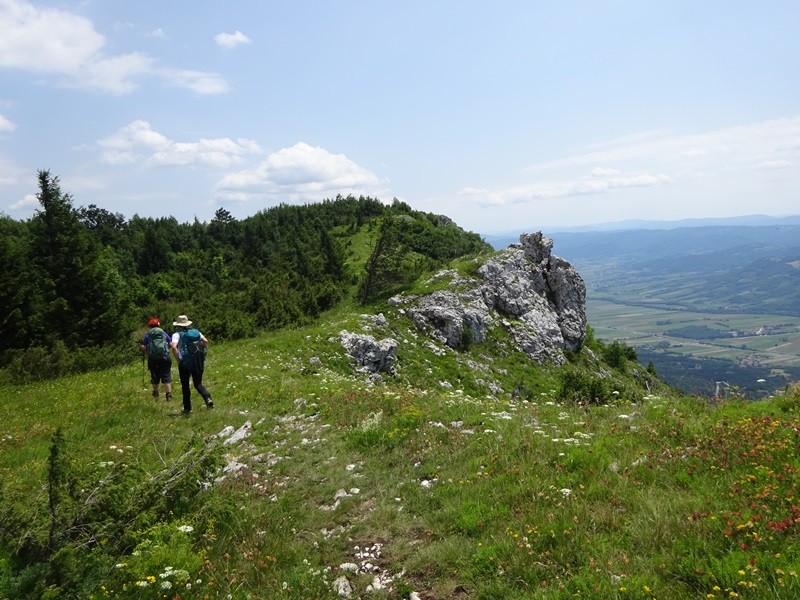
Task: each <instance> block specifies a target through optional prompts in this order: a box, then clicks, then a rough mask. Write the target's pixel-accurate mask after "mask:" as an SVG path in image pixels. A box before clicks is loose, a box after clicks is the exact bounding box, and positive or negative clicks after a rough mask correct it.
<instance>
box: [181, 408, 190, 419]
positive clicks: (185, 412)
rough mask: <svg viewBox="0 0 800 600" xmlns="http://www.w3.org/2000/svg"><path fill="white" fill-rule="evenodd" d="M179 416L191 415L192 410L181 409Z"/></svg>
mask: <svg viewBox="0 0 800 600" xmlns="http://www.w3.org/2000/svg"><path fill="white" fill-rule="evenodd" d="M181 414H182V415H183V416H184V417H188V416H189V415H190V414H192V409H191V408H190V409H189V410H186V409H183V410H182V411H181Z"/></svg>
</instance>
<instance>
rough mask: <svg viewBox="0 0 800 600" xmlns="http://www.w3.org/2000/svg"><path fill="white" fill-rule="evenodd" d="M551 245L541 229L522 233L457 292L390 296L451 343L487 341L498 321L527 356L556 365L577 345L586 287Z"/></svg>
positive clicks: (461, 282)
mask: <svg viewBox="0 0 800 600" xmlns="http://www.w3.org/2000/svg"><path fill="white" fill-rule="evenodd" d="M552 247H553V241H552V240H551V239H550V238H547V237H544V236H543V235H542V234H541V232H537V233H534V234H522V235H521V236H520V242H519V244H512V245H511V246H509V247H508V248H507V249H506V250H503V251H502V252H500V253H498V254H497V255H496V256H495V257H493V258H491V259H489V260H488V261H487V262H486V263H485V264H484V265H483V266H481V267H480V269H478V276H479V278H480V280H467V279H465V278H463V277H459V278H458V281H457V286H455V284H454V287H457V289H453V290H452V291H450V290H447V291H438V292H434V293H432V294H429V295H427V296H421V297H419V298H414V299H402V298H401V299H397V298H395V299H394V300H395V302H394V304H395V305H400V304H407V305H408V308H407V314H408V316H409V317H410V318H411V320H412V321H413V322H414V323H415V324H416V325H417V327H418V328H419V329H420V330H422V331H426V332H427V333H428V334H429V335H430V336H431V337H432V338H433V339H435V340H437V341H439V342H441V343H444V344H446V345H448V346H450V347H451V348H460V347H463V346H464V345H465V343H466V342H480V341H483V340H485V339H486V336H487V333H488V330H489V328H490V327H491V326H494V325H495V324H497V323H499V324H500V325H501V326H503V327H505V328H506V329H507V330H508V332H509V334H510V335H511V337H512V338H513V339H514V341H515V342H516V344H517V346H518V348H519V349H520V350H521V351H523V352H525V353H526V354H527V355H528V356H530V357H531V359H533V360H535V361H536V362H540V363H544V362H553V363H556V364H562V363H564V362H565V360H566V359H565V356H564V350H572V351H576V350H579V349H580V348H581V346H582V345H583V341H584V338H585V335H586V286H585V285H584V283H583V279H581V277H580V275H579V274H578V272H577V271H576V270H575V269H574V268H573V267H572V265H571V264H570V263H569V262H567V261H566V260H564V259H562V258H560V257H558V256H553V255H552V254H551V249H552ZM444 275H446V273H444ZM390 304H392V302H391V301H390Z"/></svg>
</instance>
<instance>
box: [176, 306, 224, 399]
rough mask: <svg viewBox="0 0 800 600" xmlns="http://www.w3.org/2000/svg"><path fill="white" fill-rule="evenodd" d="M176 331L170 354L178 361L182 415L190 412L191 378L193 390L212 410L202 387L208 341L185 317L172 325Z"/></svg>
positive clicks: (180, 317)
mask: <svg viewBox="0 0 800 600" xmlns="http://www.w3.org/2000/svg"><path fill="white" fill-rule="evenodd" d="M172 324H173V325H174V326H175V327H176V328H177V330H176V331H175V333H173V334H172V353H173V354H174V355H175V358H176V359H177V361H178V375H179V376H180V378H181V391H182V392H183V414H185V415H188V414H189V413H190V412H192V390H191V389H190V388H189V378H190V377H191V379H192V383H193V384H194V389H196V390H197V393H198V394H200V395H201V396H202V397H203V400H204V401H205V403H206V406H207V407H208V408H214V402H212V400H211V394H210V393H209V392H208V390H207V389H206V388H205V387H203V370H204V369H205V363H206V350H207V349H208V340H207V339H206V336H204V335H203V334H202V333H200V331H199V330H198V329H195V328H192V327H191V326H192V322H191V321H190V320H189V317H187V316H186V315H180V316H178V319H177V320H176V321H173V323H172Z"/></svg>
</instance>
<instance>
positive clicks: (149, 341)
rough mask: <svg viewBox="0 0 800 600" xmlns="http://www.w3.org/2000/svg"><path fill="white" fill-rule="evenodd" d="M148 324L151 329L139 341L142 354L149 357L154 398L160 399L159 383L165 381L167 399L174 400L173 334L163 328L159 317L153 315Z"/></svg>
mask: <svg viewBox="0 0 800 600" xmlns="http://www.w3.org/2000/svg"><path fill="white" fill-rule="evenodd" d="M147 326H148V327H149V328H150V330H149V331H148V332H147V333H146V334H145V335H144V338H142V341H141V342H139V347H140V349H141V351H142V355H143V356H146V357H147V368H148V369H149V371H150V383H152V384H153V398H155V399H156V400H158V384H159V383H163V384H164V396H165V397H166V399H167V400H172V356H171V345H172V336H171V335H170V334H169V333H167V332H166V331H164V330H163V329H161V321H159V320H158V317H151V318H150V320H149V321H148V322H147Z"/></svg>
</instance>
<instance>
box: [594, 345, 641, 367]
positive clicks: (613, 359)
mask: <svg viewBox="0 0 800 600" xmlns="http://www.w3.org/2000/svg"><path fill="white" fill-rule="evenodd" d="M602 353H603V359H604V360H605V361H606V362H607V363H608V364H609V365H611V366H612V367H614V368H615V369H623V368H624V367H625V364H626V363H627V362H628V361H630V362H634V363H635V362H636V360H637V356H636V350H634V349H633V348H632V347H630V346H628V345H627V344H626V343H624V342H620V341H613V342H611V343H610V344H608V345H605V346H603V348H602Z"/></svg>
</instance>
